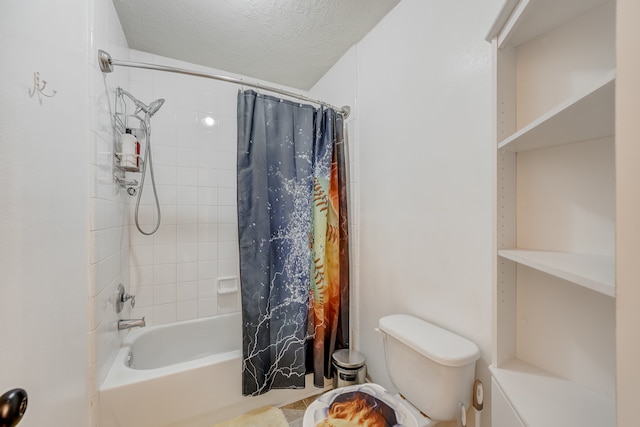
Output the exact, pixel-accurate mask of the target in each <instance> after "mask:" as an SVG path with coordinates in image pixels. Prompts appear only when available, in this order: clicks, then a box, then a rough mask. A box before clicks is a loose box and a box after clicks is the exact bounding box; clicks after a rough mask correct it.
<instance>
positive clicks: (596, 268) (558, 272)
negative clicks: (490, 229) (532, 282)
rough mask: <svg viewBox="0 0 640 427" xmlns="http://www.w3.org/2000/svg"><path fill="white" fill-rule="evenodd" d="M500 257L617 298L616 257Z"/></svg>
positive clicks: (521, 253) (518, 252) (512, 252)
mask: <svg viewBox="0 0 640 427" xmlns="http://www.w3.org/2000/svg"><path fill="white" fill-rule="evenodd" d="M498 255H499V256H501V257H502V258H506V259H509V260H511V261H515V262H517V263H518V264H521V265H526V266H527V267H531V268H534V269H536V270H539V271H542V272H544V273H547V274H550V275H552V276H555V277H559V278H561V279H564V280H566V281H568V282H571V283H575V284H577V285H579V286H583V287H585V288H587V289H591V290H592V291H595V292H599V293H601V294H603V295H607V296H610V297H615V277H614V276H615V271H614V269H615V259H614V257H613V256H607V255H592V254H577V253H570V252H552V251H535V250H534V251H531V250H525V249H501V250H499V251H498Z"/></svg>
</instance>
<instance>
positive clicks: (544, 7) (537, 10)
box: [497, 0, 607, 48]
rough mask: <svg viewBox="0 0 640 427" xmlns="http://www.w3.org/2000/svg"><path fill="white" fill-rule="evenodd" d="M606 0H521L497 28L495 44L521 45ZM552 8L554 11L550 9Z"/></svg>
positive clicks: (499, 45) (500, 45)
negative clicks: (560, 0)
mask: <svg viewBox="0 0 640 427" xmlns="http://www.w3.org/2000/svg"><path fill="white" fill-rule="evenodd" d="M606 2H607V0H564V1H562V2H559V1H557V0H521V1H519V2H518V3H517V4H515V5H513V10H512V11H511V14H510V16H509V17H508V18H507V19H506V22H505V23H504V25H503V26H502V28H501V30H500V31H499V32H498V34H497V35H498V47H500V48H503V47H505V46H506V45H507V44H511V45H513V46H520V45H521V44H524V43H526V42H528V41H529V40H532V39H534V38H536V37H538V36H539V35H541V34H544V33H546V32H547V31H549V30H552V29H554V28H556V27H558V26H560V25H562V24H564V23H566V22H569V21H570V20H572V19H573V18H576V17H578V16H580V15H582V14H584V13H586V12H588V11H589V10H591V9H593V8H595V7H598V6H600V5H602V4H604V3H606ZM549 11H553V13H549Z"/></svg>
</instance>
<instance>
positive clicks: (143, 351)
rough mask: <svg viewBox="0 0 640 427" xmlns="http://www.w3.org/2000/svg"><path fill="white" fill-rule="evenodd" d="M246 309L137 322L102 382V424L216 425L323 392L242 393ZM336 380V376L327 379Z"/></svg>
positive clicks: (125, 426) (136, 426) (124, 426)
mask: <svg viewBox="0 0 640 427" xmlns="http://www.w3.org/2000/svg"><path fill="white" fill-rule="evenodd" d="M241 323H242V322H241V315H240V313H231V314H224V315H218V316H214V317H208V318H204V319H196V320H189V321H184V322H179V323H172V324H169V325H161V326H152V327H146V328H138V329H132V330H130V331H129V333H128V335H127V337H126V339H125V341H124V344H123V346H122V348H121V349H120V351H119V352H118V355H117V356H116V359H115V361H114V362H113V365H112V366H111V369H110V370H109V373H108V374H107V377H106V378H105V380H104V382H103V384H102V385H101V387H100V402H99V405H100V427H178V426H179V427H210V426H211V425H212V424H215V423H217V422H220V421H223V420H226V419H229V418H232V417H234V416H237V415H240V414H242V413H244V412H247V411H250V410H252V409H256V408H259V407H262V406H266V405H273V406H281V405H284V404H288V403H291V402H295V401H297V400H299V399H303V398H305V397H309V396H312V395H314V394H318V393H319V392H322V391H323V390H322V389H318V388H315V387H313V385H312V384H313V381H312V379H311V378H307V381H306V383H307V384H308V385H307V387H306V388H305V389H300V390H272V391H270V392H268V393H265V394H263V395H261V396H256V397H246V396H242V391H241V390H242V388H241V357H242V351H241V339H242V336H241V335H242V332H241ZM326 384H327V386H330V382H329V381H327V382H326Z"/></svg>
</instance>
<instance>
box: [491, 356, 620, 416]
mask: <svg viewBox="0 0 640 427" xmlns="http://www.w3.org/2000/svg"><path fill="white" fill-rule="evenodd" d="M490 369H491V374H492V375H493V377H494V379H495V380H496V382H497V383H498V384H499V385H500V388H501V389H502V391H503V393H504V394H505V395H506V396H508V398H509V399H510V400H511V402H513V404H514V406H515V407H516V410H517V411H518V415H519V418H520V419H521V420H522V421H523V424H524V425H526V426H548V427H550V426H580V427H602V426H614V425H615V402H614V400H613V399H612V398H611V397H610V396H606V395H604V394H601V393H598V392H595V391H593V390H590V389H589V388H587V387H581V386H580V385H578V384H576V383H574V382H572V381H567V380H566V379H564V378H561V377H559V376H557V375H554V374H551V373H549V372H547V371H544V370H542V369H540V368H537V367H536V366H533V365H531V364H528V363H526V362H523V361H521V360H518V359H513V360H510V361H509V362H507V363H505V364H504V365H503V366H502V367H500V368H496V367H493V366H492V367H491V368H490ZM495 425H496V424H495V423H494V426H495ZM509 427H514V426H509Z"/></svg>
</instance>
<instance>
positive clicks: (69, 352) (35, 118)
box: [0, 0, 90, 427]
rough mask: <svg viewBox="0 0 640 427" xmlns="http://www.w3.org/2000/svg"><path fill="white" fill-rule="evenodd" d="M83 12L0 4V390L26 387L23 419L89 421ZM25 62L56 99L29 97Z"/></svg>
mask: <svg viewBox="0 0 640 427" xmlns="http://www.w3.org/2000/svg"><path fill="white" fill-rule="evenodd" d="M88 16H89V6H88V3H87V2H86V1H82V0H65V1H59V2H50V1H46V0H33V1H29V2H24V1H19V0H9V1H3V2H2V3H1V4H0V57H2V58H3V60H2V67H0V236H1V237H0V241H1V242H2V243H1V245H0V271H1V272H2V274H1V276H0V295H1V297H0V328H1V332H0V366H2V369H0V393H4V391H6V390H8V389H10V388H14V387H22V388H24V389H26V390H27V392H28V394H29V406H28V410H27V412H26V414H25V416H24V418H23V421H22V422H21V424H20V426H25V427H29V426H44V425H52V423H53V424H55V425H64V426H70V427H84V426H88V425H90V412H89V397H88V393H87V378H88V376H89V367H88V360H89V354H88V353H89V345H88V340H87V316H88V314H87V288H88V285H87V281H88V275H87V265H88V263H89V257H88V254H87V248H88V246H89V245H88V238H87V230H88V217H89V213H88V203H87V194H88V191H89V190H88V181H89V179H88V178H89V171H88V163H87V159H88V157H89V143H90V138H89V133H88V128H87V123H88V120H89V115H88V106H89V100H88V97H87V87H88V80H87V44H88V35H89V34H88V31H87V28H88ZM35 71H39V72H40V76H41V78H42V79H44V80H46V81H47V82H48V84H47V88H46V89H47V90H46V92H47V93H50V92H49V91H50V90H56V91H57V94H56V95H55V97H53V98H43V99H42V102H41V103H40V102H39V100H38V98H37V97H34V98H31V97H29V94H28V91H29V89H30V88H32V87H33V73H34V72H35Z"/></svg>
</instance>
